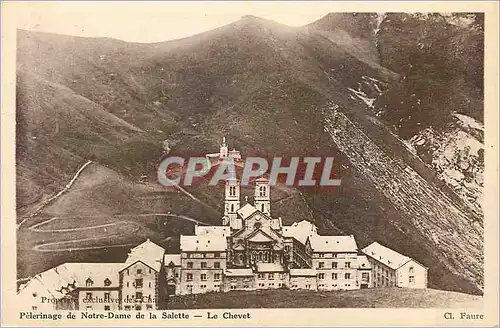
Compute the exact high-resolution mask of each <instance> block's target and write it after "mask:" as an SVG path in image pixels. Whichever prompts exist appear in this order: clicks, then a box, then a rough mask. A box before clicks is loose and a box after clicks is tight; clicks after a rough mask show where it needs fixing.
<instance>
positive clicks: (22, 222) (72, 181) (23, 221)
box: [17, 161, 92, 230]
mask: <svg viewBox="0 0 500 328" xmlns="http://www.w3.org/2000/svg"><path fill="white" fill-rule="evenodd" d="M91 163H92V161H87V162H86V163H85V164H83V165H82V166H81V167H80V168H79V169H78V171H76V173H75V175H74V176H73V178H72V179H71V180H70V181H69V182H68V184H66V186H64V188H63V189H61V191H59V192H58V193H57V194H55V195H54V196H52V197H50V198H49V199H47V200H45V201H43V202H42V204H40V206H39V207H38V209H37V210H36V211H35V212H34V213H32V214H31V215H30V216H28V217H27V218H25V219H24V220H22V221H21V222H20V223H19V224H18V225H17V230H19V228H20V227H21V225H23V224H24V223H25V222H26V221H27V220H29V219H31V218H33V217H35V216H37V215H38V214H40V212H41V211H42V210H43V209H44V208H45V207H46V206H47V205H48V204H50V203H51V202H52V201H54V200H56V199H57V198H59V197H60V196H61V195H62V194H64V193H65V192H66V191H68V190H69V189H70V188H71V187H72V186H73V183H75V181H76V179H78V177H79V176H80V174H81V173H82V172H83V170H84V169H85V168H86V167H87V166H89V165H90V164H91Z"/></svg>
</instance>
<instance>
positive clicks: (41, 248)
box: [28, 213, 209, 252]
mask: <svg viewBox="0 0 500 328" xmlns="http://www.w3.org/2000/svg"><path fill="white" fill-rule="evenodd" d="M152 215H155V216H163V217H174V218H179V219H183V220H187V221H190V222H194V223H196V224H201V225H209V223H206V222H202V221H199V220H196V219H193V218H191V217H188V216H185V215H180V214H164V213H154V214H122V215H115V216H114V217H131V216H133V217H146V216H152ZM96 217H103V216H92V218H96ZM63 219H64V218H61V217H54V218H51V219H48V220H46V221H43V222H40V223H37V224H35V225H33V226H31V227H29V228H28V229H29V230H31V231H34V232H42V233H43V232H52V233H53V232H74V231H84V230H92V229H99V228H107V227H113V226H117V225H122V224H124V223H130V224H132V225H135V226H136V227H138V228H140V227H139V225H138V223H137V222H134V221H128V220H127V221H119V222H112V223H107V224H99V225H94V226H87V227H79V228H65V229H40V227H41V226H44V225H46V224H49V223H50V222H53V221H55V220H63ZM118 236H120V235H118V234H113V235H108V236H104V237H92V238H82V239H74V240H63V241H58V242H50V243H44V244H39V245H36V246H33V248H32V250H34V251H39V252H62V251H81V250H92V249H103V248H107V247H125V246H131V245H135V243H128V244H117V245H99V246H88V247H66V248H51V246H56V247H57V246H59V245H65V244H78V243H80V242H87V241H97V240H104V239H109V238H113V237H118ZM170 238H172V237H166V238H165V239H163V240H162V241H161V242H164V241H167V240H169V239H170ZM46 247H49V248H48V249H46Z"/></svg>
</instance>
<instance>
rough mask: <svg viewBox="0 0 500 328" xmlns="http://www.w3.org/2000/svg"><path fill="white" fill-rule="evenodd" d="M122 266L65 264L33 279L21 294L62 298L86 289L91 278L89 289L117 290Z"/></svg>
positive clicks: (113, 264) (114, 264)
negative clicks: (107, 282)
mask: <svg viewBox="0 0 500 328" xmlns="http://www.w3.org/2000/svg"><path fill="white" fill-rule="evenodd" d="M122 265H123V263H63V264H61V265H58V266H56V267H54V268H52V269H49V270H47V271H44V272H41V273H39V274H37V275H36V276H34V277H33V278H31V280H30V281H29V282H28V283H27V284H25V286H24V288H23V289H22V290H20V291H19V293H22V292H23V290H24V289H26V290H29V291H30V292H38V293H47V294H48V295H51V296H53V297H55V298H62V297H64V295H66V294H67V293H68V292H69V291H71V290H74V289H76V288H79V287H86V282H87V279H89V278H90V279H91V280H92V285H91V286H89V287H110V288H113V287H114V288H116V287H119V271H120V268H121V266H122ZM106 279H109V281H110V285H109V286H105V284H104V281H105V280H106ZM73 284H74V285H73ZM40 296H41V295H40Z"/></svg>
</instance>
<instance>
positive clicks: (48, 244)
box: [33, 234, 137, 252]
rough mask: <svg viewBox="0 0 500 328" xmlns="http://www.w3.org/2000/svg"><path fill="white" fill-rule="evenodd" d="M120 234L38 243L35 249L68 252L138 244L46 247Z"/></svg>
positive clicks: (107, 237)
mask: <svg viewBox="0 0 500 328" xmlns="http://www.w3.org/2000/svg"><path fill="white" fill-rule="evenodd" d="M119 236H120V235H119V234H114V235H110V236H104V237H92V238H82V239H75V240H65V241H57V242H52V243H46V244H41V245H36V246H34V247H33V250H34V251H38V252H68V251H69V252H72V251H85V250H91V249H103V248H110V247H127V246H133V245H136V244H137V243H127V244H115V245H99V246H86V247H66V248H52V249H51V248H49V249H44V247H50V246H59V245H65V244H73V243H80V242H86V241H94V240H100V239H109V238H112V237H119Z"/></svg>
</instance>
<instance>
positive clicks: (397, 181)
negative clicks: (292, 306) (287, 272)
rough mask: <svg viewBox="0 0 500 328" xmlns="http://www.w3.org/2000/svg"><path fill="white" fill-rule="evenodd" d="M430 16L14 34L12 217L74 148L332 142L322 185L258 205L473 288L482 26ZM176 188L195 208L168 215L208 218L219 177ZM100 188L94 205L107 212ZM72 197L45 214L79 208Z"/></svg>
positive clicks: (125, 159) (124, 160)
mask: <svg viewBox="0 0 500 328" xmlns="http://www.w3.org/2000/svg"><path fill="white" fill-rule="evenodd" d="M443 17H444V18H443V19H442V20H441V19H439V18H435V17H428V16H419V15H406V16H405V15H399V14H398V15H378V14H328V15H326V16H325V17H324V18H322V19H321V20H319V21H317V22H315V23H312V24H310V25H308V26H304V27H300V28H291V27H287V26H283V25H280V24H277V23H275V22H273V21H269V20H264V19H261V18H257V17H252V16H245V17H243V18H242V19H241V20H239V21H237V22H235V23H232V24H229V25H227V26H224V27H221V28H219V29H216V30H213V31H209V32H206V33H202V34H199V35H195V36H192V37H189V38H185V39H181V40H175V41H170V42H164V43H156V44H133V43H126V42H122V41H117V40H110V39H88V38H77V37H69V36H62V35H51V34H44V33H33V32H27V31H19V33H18V81H17V86H18V88H17V120H18V129H17V154H18V155H17V156H18V157H17V163H18V172H17V176H18V181H19V183H18V188H17V192H18V193H17V197H18V213H19V217H18V221H22V220H23V219H24V218H25V217H26V216H28V215H29V214H30V213H32V210H33V208H35V207H36V205H37V204H38V203H40V202H42V201H43V200H44V199H47V198H48V197H50V196H51V195H53V194H54V193H56V192H57V191H58V190H60V188H62V187H63V186H64V185H65V184H66V183H67V181H68V180H69V179H71V176H72V175H73V174H74V172H75V171H76V170H77V169H78V167H79V166H80V165H81V164H83V163H85V162H86V161H87V160H93V161H94V162H95V163H97V164H101V165H103V166H107V167H108V169H111V170H113V171H114V172H116V174H119V175H120V176H121V177H122V178H123V179H126V180H129V181H131V182H133V183H137V181H139V180H141V179H143V178H144V176H146V177H147V180H148V181H154V179H155V173H154V170H155V166H156V164H157V162H158V160H159V158H160V157H161V156H163V155H164V154H165V152H166V151H168V152H169V153H170V154H179V155H182V154H193V153H198V154H200V153H205V152H212V151H214V150H216V149H217V147H218V142H219V140H220V138H221V136H222V135H226V136H227V137H228V140H229V141H230V143H231V146H234V147H236V148H238V149H240V150H241V151H242V152H243V154H244V155H247V156H248V155H257V154H260V155H265V156H272V155H286V156H293V155H295V156H297V155H298V156H304V155H314V154H317V155H324V156H332V155H333V156H335V158H336V162H335V167H334V169H335V172H336V173H337V175H338V176H340V177H341V178H342V186H341V187H340V188H338V189H337V190H335V191H332V192H330V193H318V192H314V191H311V190H307V189H304V190H296V191H292V194H293V195H294V196H293V197H291V198H287V199H286V201H285V200H283V201H279V200H278V199H277V200H276V205H275V206H274V205H273V206H274V207H273V208H274V209H275V211H274V214H275V215H281V216H284V217H285V216H286V217H287V218H286V221H294V220H300V219H302V218H303V217H308V218H309V217H310V218H312V220H314V221H315V223H316V224H317V225H318V226H319V228H320V230H321V232H322V233H346V234H354V235H355V236H356V239H357V240H358V243H359V245H358V246H360V247H364V246H365V245H367V244H368V243H370V242H372V241H374V240H376V241H379V242H381V243H384V244H386V245H388V246H390V247H392V248H394V249H396V250H398V251H400V252H402V253H405V254H407V255H409V256H412V257H414V258H416V259H417V260H418V261H420V262H422V263H423V264H425V265H426V266H428V267H429V269H430V277H429V279H430V281H429V282H430V285H431V286H433V287H436V288H441V289H450V290H458V291H465V292H469V293H480V291H481V286H482V284H483V269H482V268H483V263H482V212H481V209H480V205H479V201H478V199H480V193H481V189H482V179H481V173H482V169H483V162H482V156H483V153H482V151H481V145H482V130H481V129H482V128H481V126H482V125H481V122H482V98H481V95H482V84H481V83H480V82H479V80H481V79H479V76H482V62H481V58H480V57H481V56H479V54H480V47H481V46H482V43H481V40H482V39H481V38H482V31H481V30H480V29H479V28H477V27H476V25H474V24H472V25H471V26H469V25H468V24H469V23H467V22H469V21H471V22H472V20H471V19H469V18H470V17H469V18H468V16H467V17H466V18H467V19H469V20H465V21H464V22H465V23H461V24H457V23H454V24H452V23H451V18H450V17H449V16H443ZM456 19H457V21H460V22H462V21H461V20H460V19H459V18H456ZM410 31H412V32H410ZM447 31H448V32H447ZM440 33H445V35H446V33H450V34H449V35H448V37H447V38H444V37H442V36H440V35H441V34H440ZM435 38H438V40H435ZM419 44H423V45H424V46H423V48H422V49H425V52H422V53H419V52H418V51H416V49H419V47H422V45H419ZM395 49H396V50H397V51H394V50H395ZM435 53H439V54H441V57H438V56H437V55H436V54H435ZM419 54H420V55H419ZM443 58H446V59H447V60H441V59H443ZM451 59H453V61H452V62H451V61H450V60H451ZM450 81H453V83H450ZM481 81H482V80H481ZM455 82H456V83H455ZM435 90H439V96H437V95H434V96H433V95H432V92H434V91H435ZM443 95H447V97H448V98H446V99H445V98H443ZM437 118H439V120H438V119H437ZM471 138H472V139H474V140H476V141H477V142H476V141H473V140H472V139H471ZM464 140H465V141H464ZM464 142H465V143H466V145H464V144H463V143H464ZM187 191H188V192H189V193H190V194H191V195H192V196H193V197H195V198H196V199H198V200H199V203H198V204H197V206H199V205H200V204H208V205H209V206H210V207H211V210H210V211H206V212H205V213H204V212H203V211H200V209H198V210H196V211H193V210H192V209H190V208H189V206H184V207H183V208H180V209H178V211H179V213H177V214H180V215H183V214H186V215H188V214H189V215H191V216H193V215H194V216H196V215H199V216H200V217H199V218H198V219H200V220H201V219H203V220H202V221H205V219H206V220H208V221H210V222H216V220H218V214H217V211H218V210H221V209H220V208H219V207H218V206H220V200H221V191H220V190H217V192H214V190H211V189H210V188H208V187H207V186H205V185H198V186H194V187H191V188H189V190H187ZM425 191H428V192H425ZM80 192H81V191H80ZM275 192H276V194H279V193H280V192H279V191H278V190H275ZM110 195H111V196H109V199H107V200H106V206H107V207H106V215H112V214H113V211H114V212H116V213H121V209H122V208H123V206H121V205H120V204H121V203H122V202H123V197H119V195H116V197H115V196H113V195H112V194H110ZM132 195H133V192H132ZM181 196H182V195H181ZM80 197H81V196H80ZM68 199H70V198H68ZM85 199H88V200H89V201H88V202H85V203H80V205H79V206H78V207H74V206H72V204H70V203H69V202H68V201H66V202H65V203H60V204H57V206H52V209H51V210H52V212H51V213H50V215H55V216H57V215H58V214H61V213H66V214H68V213H69V212H71V213H73V215H81V214H82V213H84V212H88V211H85V210H84V209H83V207H85V206H88V207H92V206H93V204H92V197H89V198H85ZM186 199H187V200H189V201H190V202H192V200H193V199H192V198H189V197H187V198H186ZM115 200H116V201H115ZM164 201H165V202H166V203H168V202H174V201H179V200H178V196H176V197H170V196H167V197H165V198H164ZM144 206H146V205H144ZM203 206H205V205H203ZM94 207H95V206H94ZM158 208H159V209H160V207H158ZM166 208H171V206H170V205H167V206H166ZM54 209H57V210H54ZM148 210H149V209H146V208H144V209H142V210H141V209H140V208H135V209H134V211H136V212H137V214H140V213H139V212H148ZM58 211H59V212H61V213H57V212H58ZM94 211H95V210H94V208H93V209H92V212H94ZM197 213H198V214H197ZM297 213H300V214H297ZM45 214H47V213H45ZM42 215H44V213H42ZM291 215H292V216H293V215H296V216H297V217H295V218H289V216H291ZM201 216H206V217H204V218H202V217H201ZM29 222H30V221H28V223H27V225H26V226H27V227H29V226H30V223H29ZM19 233H20V234H23V233H24V230H23V229H20V230H19ZM457 234H458V237H457ZM152 237H153V236H152ZM155 238H156V237H155ZM26 252H31V251H30V250H29V249H28V250H26ZM33 254H36V255H38V253H36V252H35V253H33ZM43 256H44V255H43ZM65 256H66V257H65ZM67 256H68V254H62V253H61V254H59V255H58V257H57V261H64V260H67ZM36 257H37V256H30V257H29V258H36ZM23 258H24V257H23ZM82 259H85V255H82ZM87 259H88V258H87ZM25 267H26V268H27V269H26V272H30V270H29V265H28V266H26V264H25ZM31 271H32V270H31Z"/></svg>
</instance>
